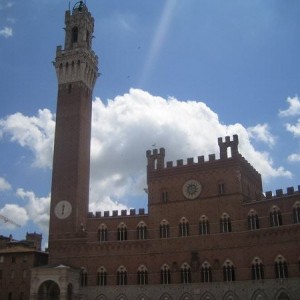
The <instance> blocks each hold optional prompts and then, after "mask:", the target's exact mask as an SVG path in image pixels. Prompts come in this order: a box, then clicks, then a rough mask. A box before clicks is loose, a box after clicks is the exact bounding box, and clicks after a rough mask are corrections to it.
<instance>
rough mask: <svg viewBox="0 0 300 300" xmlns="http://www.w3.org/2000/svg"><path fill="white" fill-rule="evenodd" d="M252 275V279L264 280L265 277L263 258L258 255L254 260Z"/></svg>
mask: <svg viewBox="0 0 300 300" xmlns="http://www.w3.org/2000/svg"><path fill="white" fill-rule="evenodd" d="M251 277H252V280H263V279H264V265H263V263H262V261H261V259H260V258H258V257H255V258H254V259H253V260H252V266H251Z"/></svg>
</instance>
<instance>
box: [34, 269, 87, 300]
mask: <svg viewBox="0 0 300 300" xmlns="http://www.w3.org/2000/svg"><path fill="white" fill-rule="evenodd" d="M30 286H31V288H30V300H50V299H51V300H71V299H85V298H84V297H83V298H82V297H80V292H79V286H80V270H79V269H74V268H71V267H68V266H64V265H58V266H44V267H40V268H34V269H32V270H31V285H30Z"/></svg>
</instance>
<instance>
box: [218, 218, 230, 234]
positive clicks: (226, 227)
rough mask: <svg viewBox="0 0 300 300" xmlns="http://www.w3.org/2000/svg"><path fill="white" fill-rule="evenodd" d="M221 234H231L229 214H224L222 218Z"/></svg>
mask: <svg viewBox="0 0 300 300" xmlns="http://www.w3.org/2000/svg"><path fill="white" fill-rule="evenodd" d="M220 232H222V233H225V232H231V220H230V217H229V215H228V214H227V213H223V215H222V216H221V218H220Z"/></svg>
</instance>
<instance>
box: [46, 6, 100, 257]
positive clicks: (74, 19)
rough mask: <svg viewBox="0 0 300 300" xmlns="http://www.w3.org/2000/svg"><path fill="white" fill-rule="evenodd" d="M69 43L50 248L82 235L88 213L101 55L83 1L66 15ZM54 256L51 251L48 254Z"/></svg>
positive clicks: (60, 73) (59, 69) (62, 52)
mask: <svg viewBox="0 0 300 300" xmlns="http://www.w3.org/2000/svg"><path fill="white" fill-rule="evenodd" d="M65 26H66V27H65V28H64V29H65V46H64V49H62V46H58V47H57V50H56V58H55V61H54V63H53V64H54V66H55V69H56V74H57V79H58V97H57V111H56V129H55V141H54V156H53V173H52V189H51V205H50V231H49V248H50V251H51V247H52V246H53V245H54V244H56V242H58V241H59V240H66V239H68V238H74V237H80V236H81V237H82V236H84V227H85V223H86V218H87V213H88V202H89V173H90V138H91V112H92V92H93V88H94V85H95V82H96V79H97V76H98V57H97V56H96V55H95V53H94V52H93V50H92V49H91V46H92V35H93V30H94V19H93V17H92V16H91V14H90V12H89V11H88V9H87V7H86V5H85V4H84V3H83V1H79V2H78V3H76V4H75V5H74V7H73V9H72V11H70V10H68V11H66V14H65ZM50 256H51V255H50Z"/></svg>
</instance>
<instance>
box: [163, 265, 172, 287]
mask: <svg viewBox="0 0 300 300" xmlns="http://www.w3.org/2000/svg"><path fill="white" fill-rule="evenodd" d="M160 283H161V284H170V283H171V272H170V267H169V266H168V265H167V264H164V265H163V266H162V267H161V268H160Z"/></svg>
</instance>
